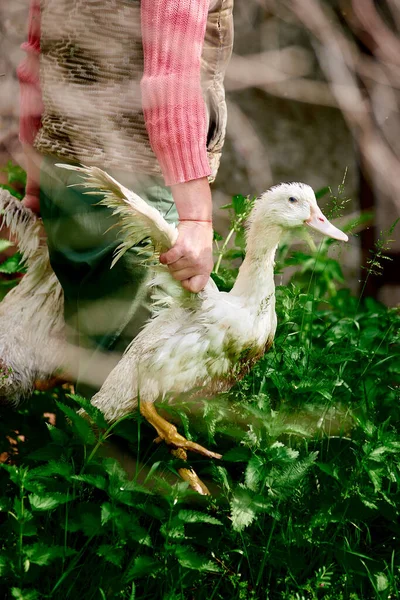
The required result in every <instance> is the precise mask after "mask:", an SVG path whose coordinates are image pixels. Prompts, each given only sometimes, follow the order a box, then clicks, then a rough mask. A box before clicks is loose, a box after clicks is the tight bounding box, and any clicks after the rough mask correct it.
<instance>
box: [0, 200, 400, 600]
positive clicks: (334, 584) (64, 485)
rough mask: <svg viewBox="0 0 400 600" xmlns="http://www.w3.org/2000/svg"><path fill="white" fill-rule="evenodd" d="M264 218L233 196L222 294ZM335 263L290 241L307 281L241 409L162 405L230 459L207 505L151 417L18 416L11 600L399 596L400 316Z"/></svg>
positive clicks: (290, 264)
mask: <svg viewBox="0 0 400 600" xmlns="http://www.w3.org/2000/svg"><path fill="white" fill-rule="evenodd" d="M328 191H329V193H331V192H330V190H325V192H326V193H328ZM342 192H343V190H342ZM321 195H323V194H321ZM342 196H343V193H342ZM343 197H344V196H343ZM250 205H251V201H250V200H249V199H245V198H243V197H241V196H238V197H235V199H234V201H233V202H232V205H231V206H230V207H229V208H230V210H231V211H233V214H232V219H233V222H232V227H231V231H232V233H230V240H231V243H232V244H233V246H229V244H226V243H225V242H223V240H219V241H218V240H217V241H218V243H219V257H220V259H219V264H218V272H217V274H216V280H217V281H218V283H219V284H220V285H221V286H222V287H224V289H229V287H230V285H231V283H232V281H233V279H234V276H235V273H236V271H237V264H236V260H237V259H239V260H240V258H242V257H243V248H244V246H243V240H244V238H243V222H244V216H245V215H246V213H247V212H248V210H249V207H250ZM217 237H218V236H217ZM336 248H338V245H337V244H335V243H333V244H332V243H331V242H323V243H322V244H320V245H319V246H318V247H315V245H314V244H313V243H312V242H310V240H308V245H307V249H306V250H305V249H302V250H297V251H296V252H289V249H288V246H287V245H286V244H283V247H282V248H281V250H280V254H279V257H278V259H279V260H278V269H279V271H284V270H286V269H287V268H290V269H293V268H295V269H296V271H295V272H294V274H292V276H291V281H290V282H289V284H288V285H285V286H278V287H277V290H276V301H277V313H278V323H279V325H278V329H277V333H276V338H275V343H274V346H273V348H272V349H271V350H270V352H269V353H268V354H266V355H265V356H264V357H263V359H262V360H261V361H260V362H259V363H258V364H257V365H256V366H255V367H254V368H253V370H252V371H251V372H250V373H249V374H248V375H247V376H246V377H245V379H243V380H242V381H241V382H239V383H238V384H237V385H236V386H235V388H234V389H232V390H231V392H229V393H228V394H224V395H220V396H218V397H216V398H215V399H213V400H205V401H204V402H203V403H201V401H199V402H197V403H196V411H194V410H193V404H191V403H190V402H189V401H188V400H187V399H186V398H185V397H182V398H179V399H176V400H174V402H173V403H172V404H169V405H167V404H166V405H165V406H164V408H165V409H166V410H167V411H169V413H170V415H171V417H174V418H175V419H176V422H177V424H178V426H179V427H180V429H181V430H182V431H185V434H186V433H187V434H188V435H189V436H190V437H191V438H193V439H195V440H196V441H198V442H199V443H201V444H203V445H205V446H213V444H216V447H217V448H218V451H220V452H221V453H223V459H222V460H221V461H209V460H206V459H204V458H203V457H199V456H195V455H193V456H190V464H191V466H193V468H194V469H195V470H196V472H197V473H198V474H199V476H200V477H201V478H202V479H203V481H205V482H206V484H207V485H208V487H209V488H210V490H211V492H212V495H211V496H210V497H209V498H207V497H200V496H199V495H197V494H196V493H195V492H193V491H191V490H190V489H188V486H187V483H184V482H182V481H181V480H180V479H179V477H178V476H177V469H179V468H180V467H181V466H182V462H181V461H179V460H177V459H173V458H172V457H171V455H170V454H169V452H168V450H167V448H166V447H165V446H164V445H163V444H161V445H159V446H156V445H154V444H153V441H152V440H153V438H154V431H153V430H152V428H151V427H150V426H149V425H148V424H147V423H146V422H144V421H143V420H142V419H140V418H139V419H138V417H137V415H136V414H135V415H132V416H131V417H129V418H126V419H124V420H122V421H120V422H119V423H117V424H114V425H113V426H108V425H107V423H106V422H105V420H104V418H103V416H102V414H101V413H100V412H99V411H98V410H97V409H96V408H95V407H93V406H92V405H91V404H90V403H88V402H87V401H86V400H85V399H83V398H80V397H79V396H76V395H69V394H67V393H66V392H65V391H64V390H62V389H60V390H56V391H55V392H54V391H53V392H51V393H47V394H45V393H39V392H35V394H34V396H33V397H32V399H31V401H30V402H27V403H26V404H25V405H24V406H22V407H21V408H19V409H18V410H15V411H13V410H6V409H5V410H3V414H2V419H1V421H0V454H1V453H2V452H8V453H9V459H8V461H7V462H6V463H4V464H2V465H1V466H0V594H1V597H3V598H5V600H8V599H12V598H16V599H20V600H36V599H39V598H40V599H42V598H56V597H59V598H63V599H64V598H65V599H69V598H71V599H75V598H80V599H82V600H92V599H93V600H97V599H98V600H104V599H105V598H107V599H118V598H121V599H131V600H133V599H141V600H145V599H147V598H149V599H155V600H157V599H160V600H178V599H179V600H182V599H186V598H187V599H190V600H192V599H195V600H203V599H207V600H209V599H210V600H225V599H226V598H229V599H233V600H258V599H261V598H262V599H266V600H267V599H268V600H275V599H277V600H278V599H282V600H303V599H304V600H310V599H311V600H317V599H320V598H324V599H326V600H361V599H366V600H368V599H373V598H382V599H389V598H396V597H399V590H400V561H399V556H398V551H399V536H400V530H399V505H400V504H399V501H400V491H399V490H400V488H399V484H400V432H399V423H400V403H399V399H400V398H399V384H400V360H399V359H400V351H399V324H400V317H399V314H398V311H396V310H394V309H387V308H386V307H384V306H382V305H381V304H379V303H377V302H375V301H374V300H372V299H370V298H366V299H361V300H359V299H357V298H354V297H353V296H352V295H351V294H350V292H349V290H347V289H345V288H343V284H344V281H343V276H342V274H341V271H340V267H339V265H338V262H336V260H335V259H334V256H333V254H332V252H334V251H335V249H336ZM79 409H83V411H84V412H83V411H82V410H81V411H80V412H78V410H79ZM49 412H50V413H53V414H54V415H55V418H56V426H53V425H50V424H49V423H48V422H47V419H46V418H45V417H44V416H43V415H44V414H45V413H46V414H47V413H49ZM87 415H89V416H90V419H91V421H92V423H94V426H92V425H90V424H89V421H88V419H87ZM17 431H18V432H19V441H18V443H17V449H18V452H17V453H15V452H14V453H13V448H15V446H14V445H10V441H9V440H10V438H11V439H14V440H16V439H17V437H18V435H17V433H16V432H17ZM21 436H23V440H22V439H21ZM115 447H118V448H119V449H120V453H121V454H124V455H125V456H127V455H129V456H130V457H131V458H132V464H130V468H129V472H130V476H128V475H127V474H126V472H125V470H124V469H123V468H122V467H121V465H120V464H119V462H118V461H117V460H115V459H114V458H110V457H111V456H113V455H115V452H114V450H115Z"/></svg>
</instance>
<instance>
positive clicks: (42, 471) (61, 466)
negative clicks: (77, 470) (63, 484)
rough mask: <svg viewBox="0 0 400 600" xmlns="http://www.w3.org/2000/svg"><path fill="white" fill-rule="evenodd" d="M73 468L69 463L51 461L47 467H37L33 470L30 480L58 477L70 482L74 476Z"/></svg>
mask: <svg viewBox="0 0 400 600" xmlns="http://www.w3.org/2000/svg"><path fill="white" fill-rule="evenodd" d="M72 472H73V470H72V466H71V465H70V464H69V463H66V462H62V461H55V460H50V461H49V463H48V464H47V465H43V466H40V467H36V468H35V469H31V470H30V472H29V479H35V478H37V477H51V478H52V477H54V475H58V476H60V477H63V478H64V479H67V480H69V479H70V477H71V475H72Z"/></svg>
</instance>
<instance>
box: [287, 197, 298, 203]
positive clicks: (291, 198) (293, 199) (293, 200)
mask: <svg viewBox="0 0 400 600" xmlns="http://www.w3.org/2000/svg"><path fill="white" fill-rule="evenodd" d="M289 202H291V203H292V204H294V203H295V202H298V200H297V198H294V196H290V198H289Z"/></svg>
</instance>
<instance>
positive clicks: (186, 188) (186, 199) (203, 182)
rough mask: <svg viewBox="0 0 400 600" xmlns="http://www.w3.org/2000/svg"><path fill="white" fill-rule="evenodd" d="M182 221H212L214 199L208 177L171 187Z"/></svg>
mask: <svg viewBox="0 0 400 600" xmlns="http://www.w3.org/2000/svg"><path fill="white" fill-rule="evenodd" d="M171 191H172V195H173V198H174V201H175V205H176V208H177V211H178V215H179V219H180V220H181V221H184V220H191V221H203V222H204V221H211V220H212V198H211V189H210V184H209V183H208V179H207V177H202V178H201V179H193V180H191V181H187V182H185V183H179V184H176V185H173V186H171Z"/></svg>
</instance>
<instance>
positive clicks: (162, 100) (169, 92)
mask: <svg viewBox="0 0 400 600" xmlns="http://www.w3.org/2000/svg"><path fill="white" fill-rule="evenodd" d="M208 5H209V0H142V2H141V20H142V37H143V49H144V74H143V78H142V82H141V90H142V102H143V111H144V116H145V120H146V127H147V131H148V134H149V138H150V143H151V146H152V148H153V150H154V153H155V154H156V156H157V160H158V162H159V164H160V166H161V169H162V172H163V175H164V179H165V183H166V184H167V185H173V184H176V183H183V182H185V181H190V180H191V179H199V178H201V177H206V176H208V175H210V173H211V169H210V166H209V164H208V159H207V116H206V107H205V102H204V99H203V95H202V90H201V83H200V78H201V51H202V47H203V42H204V36H205V30H206V23H207V12H208Z"/></svg>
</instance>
